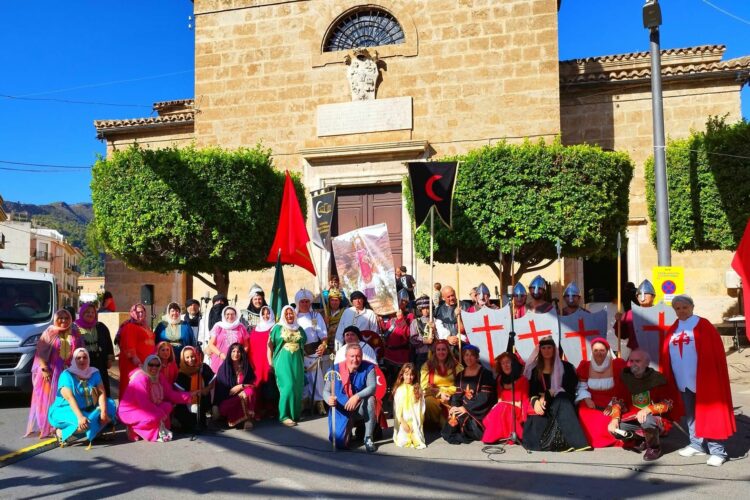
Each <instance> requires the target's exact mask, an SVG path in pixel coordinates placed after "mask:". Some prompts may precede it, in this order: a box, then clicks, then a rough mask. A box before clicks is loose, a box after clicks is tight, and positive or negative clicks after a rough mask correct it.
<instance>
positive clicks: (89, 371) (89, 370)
mask: <svg viewBox="0 0 750 500" xmlns="http://www.w3.org/2000/svg"><path fill="white" fill-rule="evenodd" d="M79 352H85V353H86V366H84V367H83V368H78V363H76V356H78V353H79ZM68 371H69V372H70V373H72V374H73V375H75V376H76V377H78V378H80V379H83V380H88V379H90V378H91V376H92V375H93V374H94V373H96V372H98V371H99V370H97V369H96V368H94V367H93V366H91V356H89V352H88V351H87V350H86V348H85V347H79V348H78V349H76V350H75V351H73V362H72V363H70V368H68Z"/></svg>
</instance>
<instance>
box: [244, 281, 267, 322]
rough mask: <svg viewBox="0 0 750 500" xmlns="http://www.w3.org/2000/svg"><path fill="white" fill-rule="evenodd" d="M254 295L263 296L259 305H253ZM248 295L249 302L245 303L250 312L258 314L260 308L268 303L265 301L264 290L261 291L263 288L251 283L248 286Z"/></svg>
mask: <svg viewBox="0 0 750 500" xmlns="http://www.w3.org/2000/svg"><path fill="white" fill-rule="evenodd" d="M256 295H260V296H261V297H262V298H263V303H262V304H261V306H260V307H255V306H254V305H253V298H254V297H255V296H256ZM249 296H250V303H249V304H248V305H247V310H248V311H250V313H251V314H256V315H257V314H260V310H261V309H263V307H264V306H267V305H268V304H267V303H266V294H265V292H264V291H263V289H262V288H261V287H260V286H258V285H253V286H252V287H250V294H249Z"/></svg>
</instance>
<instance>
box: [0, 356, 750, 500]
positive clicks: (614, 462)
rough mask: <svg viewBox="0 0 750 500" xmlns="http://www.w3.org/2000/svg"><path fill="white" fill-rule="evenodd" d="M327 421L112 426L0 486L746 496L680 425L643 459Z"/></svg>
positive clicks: (1, 402)
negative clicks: (161, 434) (182, 427)
mask: <svg viewBox="0 0 750 500" xmlns="http://www.w3.org/2000/svg"><path fill="white" fill-rule="evenodd" d="M728 361H729V363H730V366H731V368H730V376H731V378H732V383H733V394H734V403H735V407H737V412H738V414H740V415H739V416H738V427H739V429H738V433H737V434H736V435H735V437H734V439H733V440H732V441H731V442H730V444H729V446H728V449H729V451H730V455H731V456H732V457H734V458H738V457H741V456H743V455H745V454H746V453H747V450H748V448H750V419H749V418H748V417H747V416H745V415H743V414H742V413H743V412H744V411H746V410H745V409H746V408H748V407H749V406H750V359H749V358H746V357H745V353H742V354H736V353H735V354H733V355H732V356H730V357H729V359H728ZM27 405H28V400H27V399H26V398H20V397H9V396H7V395H2V396H0V439H1V440H2V441H1V442H2V445H0V455H2V454H5V453H7V452H9V451H12V450H16V449H19V448H21V447H25V446H29V445H32V444H35V443H37V440H35V439H22V438H20V437H19V436H20V435H21V434H22V430H23V427H24V425H25V422H26V417H27V413H28V410H27ZM325 429H326V424H325V420H324V419H315V420H309V421H305V422H303V423H302V424H301V425H300V426H298V427H296V428H292V429H287V428H285V427H282V426H281V425H280V424H278V423H276V422H262V423H260V424H259V425H258V426H257V427H256V430H255V431H253V432H251V433H247V432H242V431H223V432H216V433H213V434H210V435H205V436H201V437H199V438H198V439H197V440H195V441H191V440H190V439H189V438H187V437H182V438H179V439H177V440H175V441H173V442H171V443H166V444H162V443H144V442H139V443H128V442H127V441H126V440H125V436H124V433H123V432H120V433H119V434H118V436H117V439H116V440H114V441H112V442H108V443H105V442H103V443H100V444H98V445H97V446H95V447H94V449H92V450H91V451H85V446H83V445H75V446H73V447H70V448H65V449H59V448H53V449H51V450H49V451H46V452H44V453H40V454H38V455H35V456H32V457H30V458H26V459H24V460H21V461H18V462H16V463H13V464H11V465H8V466H6V467H4V468H2V474H0V477H1V479H0V497H1V498H39V497H42V496H43V497H50V498H68V497H73V496H75V497H76V498H99V497H105V496H106V497H125V496H131V497H132V496H134V495H139V496H145V497H147V498H153V497H155V496H157V495H158V496H159V497H161V498H178V497H184V496H185V495H186V494H187V495H198V494H211V495H212V496H214V497H231V496H239V495H252V496H254V497H261V498H281V497H297V496H301V497H315V498H352V497H354V496H357V497H362V498H402V497H418V498H434V497H441V498H445V497H453V498H455V497H498V496H508V497H524V498H543V497H575V498H624V497H644V496H648V497H664V498H666V497H667V496H669V497H672V498H673V497H674V496H675V495H679V496H680V497H681V498H682V499H688V498H706V497H707V496H708V495H710V496H712V497H715V498H718V497H723V498H746V494H747V492H746V490H747V484H748V483H747V481H750V472H749V471H750V468H749V467H748V461H747V459H740V460H734V461H732V462H729V463H727V464H725V465H724V466H723V467H721V468H712V467H708V466H706V465H705V457H696V458H691V459H685V458H681V457H679V456H678V455H677V454H676V453H675V450H676V449H678V448H679V447H681V446H683V445H684V444H686V442H687V441H686V438H685V436H683V435H681V434H680V432H679V431H673V433H672V435H671V436H670V437H669V438H667V440H666V441H665V443H664V446H665V449H666V452H667V453H668V454H667V455H666V456H664V457H663V458H662V459H661V460H659V461H658V463H652V464H646V463H645V462H643V461H642V460H641V458H640V457H639V456H638V455H636V454H634V453H632V452H628V451H624V450H620V449H606V450H597V451H593V452H581V453H573V454H553V453H526V452H524V451H523V450H522V449H521V448H519V447H510V448H508V449H507V450H506V452H505V453H502V451H501V449H500V448H497V447H495V448H492V449H486V448H485V447H484V445H482V444H481V443H474V444H472V445H462V446H451V445H449V444H447V443H445V442H444V441H443V440H442V439H440V438H439V437H438V436H435V435H433V436H431V439H432V442H430V443H429V446H428V448H427V449H426V450H422V451H416V450H404V449H400V448H397V447H396V446H394V445H393V444H392V442H391V441H390V439H389V438H390V431H387V432H386V436H385V438H384V440H382V441H381V445H380V449H379V451H378V453H376V454H374V455H367V454H366V453H364V452H363V451H362V450H361V449H360V450H357V451H354V452H343V453H342V452H338V453H336V454H334V453H332V452H331V450H330V448H329V446H328V443H327V441H326V440H325Z"/></svg>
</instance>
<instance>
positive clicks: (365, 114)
mask: <svg viewBox="0 0 750 500" xmlns="http://www.w3.org/2000/svg"><path fill="white" fill-rule="evenodd" d="M413 123H414V121H413V114H412V98H411V97H393V98H390V99H376V100H366V101H352V102H343V103H337V104H321V105H320V106H318V116H317V126H318V137H325V136H329V135H346V134H364V133H367V132H386V131H389V130H409V129H411V128H412V127H413Z"/></svg>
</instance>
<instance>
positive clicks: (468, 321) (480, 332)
mask: <svg viewBox="0 0 750 500" xmlns="http://www.w3.org/2000/svg"><path fill="white" fill-rule="evenodd" d="M461 320H462V321H463V325H464V329H465V330H466V335H467V337H468V338H469V343H471V344H473V345H475V346H477V347H478V348H479V360H480V361H481V362H482V364H483V365H484V366H485V367H487V368H490V369H491V368H492V365H493V364H494V362H495V357H496V356H498V355H499V354H501V353H503V352H505V350H506V349H507V348H508V332H509V331H510V311H509V309H508V306H505V307H503V308H502V309H490V308H488V307H483V308H482V309H480V310H479V311H478V312H473V313H471V312H462V313H461Z"/></svg>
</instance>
